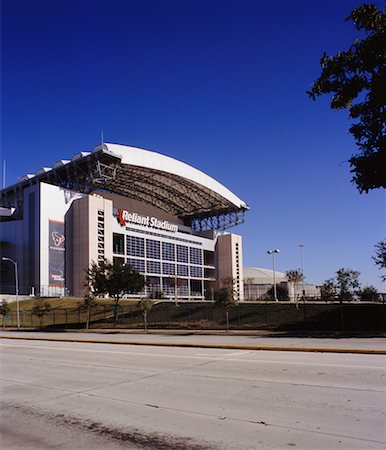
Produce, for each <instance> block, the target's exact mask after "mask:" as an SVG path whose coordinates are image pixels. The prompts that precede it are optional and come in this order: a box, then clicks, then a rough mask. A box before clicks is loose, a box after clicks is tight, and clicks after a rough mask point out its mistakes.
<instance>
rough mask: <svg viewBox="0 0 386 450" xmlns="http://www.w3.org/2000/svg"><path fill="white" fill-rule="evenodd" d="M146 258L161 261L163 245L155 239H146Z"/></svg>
mask: <svg viewBox="0 0 386 450" xmlns="http://www.w3.org/2000/svg"><path fill="white" fill-rule="evenodd" d="M146 258H151V259H161V243H160V242H159V241H155V240H153V239H146Z"/></svg>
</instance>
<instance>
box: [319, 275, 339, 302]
mask: <svg viewBox="0 0 386 450" xmlns="http://www.w3.org/2000/svg"><path fill="white" fill-rule="evenodd" d="M320 293H321V298H322V299H323V300H325V301H327V300H335V298H336V297H337V295H338V292H337V287H336V284H335V280H334V279H333V278H329V279H328V280H326V281H325V282H324V283H323V285H322V286H321V289H320Z"/></svg>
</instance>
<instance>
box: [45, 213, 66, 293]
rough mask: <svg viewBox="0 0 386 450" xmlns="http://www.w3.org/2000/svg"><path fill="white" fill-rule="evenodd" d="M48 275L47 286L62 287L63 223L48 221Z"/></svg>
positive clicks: (64, 239)
mask: <svg viewBox="0 0 386 450" xmlns="http://www.w3.org/2000/svg"><path fill="white" fill-rule="evenodd" d="M48 222H49V244H48V275H49V285H50V286H57V287H64V251H65V241H66V238H65V236H64V222H58V221H56V220H49V221H48Z"/></svg>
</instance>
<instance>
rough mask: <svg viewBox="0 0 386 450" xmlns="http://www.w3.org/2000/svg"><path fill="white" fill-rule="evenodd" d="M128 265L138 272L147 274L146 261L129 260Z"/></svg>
mask: <svg viewBox="0 0 386 450" xmlns="http://www.w3.org/2000/svg"><path fill="white" fill-rule="evenodd" d="M127 263H128V264H130V265H131V266H133V267H134V269H135V270H137V271H138V272H141V273H145V261H144V260H143V259H134V258H127Z"/></svg>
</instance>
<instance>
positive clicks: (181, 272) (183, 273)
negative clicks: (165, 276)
mask: <svg viewBox="0 0 386 450" xmlns="http://www.w3.org/2000/svg"><path fill="white" fill-rule="evenodd" d="M177 275H178V276H179V277H188V276H189V267H188V266H183V265H182V264H177Z"/></svg>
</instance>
